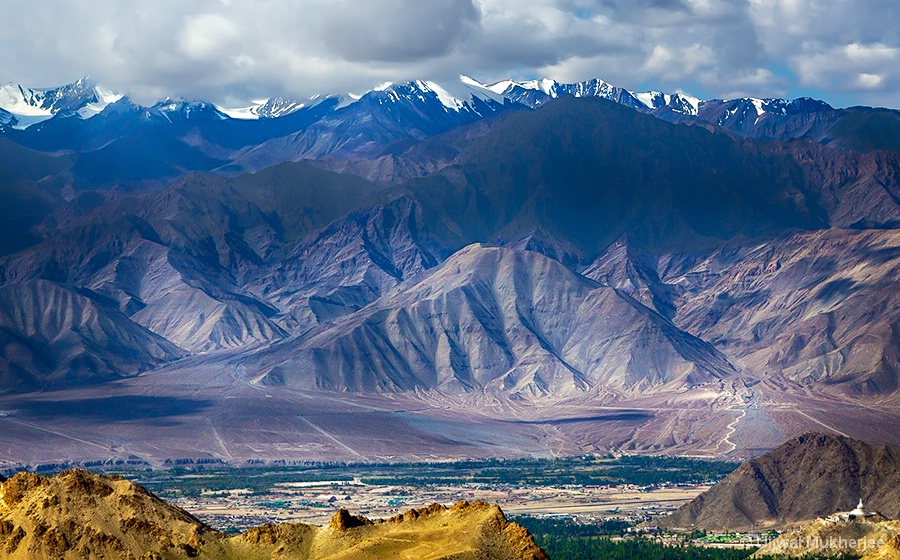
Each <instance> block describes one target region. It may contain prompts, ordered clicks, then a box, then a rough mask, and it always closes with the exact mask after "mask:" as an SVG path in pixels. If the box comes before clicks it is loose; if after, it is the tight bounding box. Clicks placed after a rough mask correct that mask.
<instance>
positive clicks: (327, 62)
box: [0, 0, 900, 106]
mask: <svg viewBox="0 0 900 560" xmlns="http://www.w3.org/2000/svg"><path fill="white" fill-rule="evenodd" d="M895 4H896V2H895V0H868V1H867V2H866V3H865V4H864V5H862V4H859V3H854V2H851V1H848V0H630V1H629V0H428V1H422V0H418V1H416V0H337V1H327V0H194V1H192V2H183V1H180V0H157V1H155V2H153V3H149V2H135V3H123V2H119V1H118V0H43V1H41V2H32V1H25V0H6V2H5V3H4V18H5V21H7V22H15V24H14V25H7V26H5V29H4V33H3V34H2V36H0V69H2V72H3V73H4V75H3V76H0V81H16V82H22V83H25V84H27V85H32V86H49V85H57V84H60V83H63V82H67V81H71V80H74V79H76V78H78V77H80V76H81V75H84V74H89V75H91V76H92V77H94V78H95V79H97V80H99V81H101V82H104V83H107V84H108V85H109V86H110V87H113V88H116V89H119V90H123V91H126V92H130V93H131V94H132V95H133V96H135V97H136V98H137V99H138V100H144V101H149V100H153V99H155V98H159V97H164V96H166V95H184V96H196V97H204V98H208V99H212V100H223V99H238V98H247V97H250V96H257V97H264V96H269V95H296V96H305V95H312V94H314V93H331V92H342V91H355V92H361V91H364V90H366V89H369V88H371V87H372V86H373V85H375V84H377V83H380V82H382V81H388V80H390V81H400V80H406V79H412V78H426V79H427V78H432V79H453V78H455V77H456V75H457V74H459V73H465V74H469V75H472V76H473V77H476V78H479V79H482V80H494V79H502V78H506V77H509V76H510V75H512V77H534V76H542V75H546V76H550V77H553V78H556V79H561V80H580V79H587V78H591V77H601V78H604V79H606V80H607V81H610V82H612V83H615V84H618V85H622V86H624V87H630V88H636V87H644V86H647V87H650V86H652V87H655V88H658V89H666V90H670V91H672V90H675V89H679V88H681V89H684V90H687V91H689V92H690V91H698V92H701V93H702V94H704V95H715V96H732V95H738V94H753V95H758V96H766V95H783V94H789V93H790V91H791V90H793V89H804V90H807V91H808V90H809V89H811V88H813V89H815V88H818V89H819V90H821V91H822V92H823V94H827V93H828V92H832V93H835V94H838V93H843V94H844V95H845V96H855V97H854V98H855V99H858V102H869V103H882V104H887V105H894V106H897V105H900V101H898V99H897V94H898V91H900V70H898V69H900V64H897V62H898V60H900V36H898V33H900V31H898V29H900V26H898V25H897V23H898V8H897V7H896V6H895ZM861 6H862V7H861ZM826 98H827V95H826Z"/></svg>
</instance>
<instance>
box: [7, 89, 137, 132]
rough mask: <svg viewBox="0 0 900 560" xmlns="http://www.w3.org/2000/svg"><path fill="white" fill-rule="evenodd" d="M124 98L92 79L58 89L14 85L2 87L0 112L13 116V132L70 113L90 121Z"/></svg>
mask: <svg viewBox="0 0 900 560" xmlns="http://www.w3.org/2000/svg"><path fill="white" fill-rule="evenodd" d="M122 97H123V96H122V95H121V94H119V93H117V92H114V91H112V90H110V89H107V88H104V87H102V86H100V85H98V84H97V83H96V82H94V81H93V80H90V79H88V78H81V79H79V80H78V81H76V82H73V83H71V84H67V85H64V86H61V87H57V88H26V87H24V86H21V85H18V84H12V83H10V84H6V85H3V86H0V109H2V110H4V111H6V112H7V113H9V114H11V115H12V119H10V123H9V124H10V125H11V126H12V128H16V129H24V128H27V127H29V126H31V125H33V124H37V123H39V122H43V121H45V120H47V119H50V118H52V117H53V116H55V115H57V114H59V113H67V112H70V111H71V112H74V113H76V114H78V115H79V116H80V117H81V118H90V117H93V116H95V115H97V114H99V113H100V112H101V111H103V109H105V108H106V107H107V106H108V105H110V104H112V103H116V102H117V101H119V100H120V99H122Z"/></svg>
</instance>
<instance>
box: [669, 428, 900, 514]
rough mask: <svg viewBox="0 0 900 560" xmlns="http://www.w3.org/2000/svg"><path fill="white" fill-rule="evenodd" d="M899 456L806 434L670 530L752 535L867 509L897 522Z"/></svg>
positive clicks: (737, 475)
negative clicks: (862, 504) (859, 504)
mask: <svg viewBox="0 0 900 560" xmlns="http://www.w3.org/2000/svg"><path fill="white" fill-rule="evenodd" d="M898 483H900V448H896V447H888V446H881V445H869V444H866V443H864V442H861V441H859V440H855V439H852V438H848V437H843V436H836V435H829V434H818V433H807V434H804V435H802V436H800V437H798V438H795V439H792V440H790V441H788V442H786V443H784V444H783V445H781V446H779V447H778V448H776V449H774V450H773V451H771V452H769V453H766V454H765V455H762V456H760V457H757V458H756V459H753V460H750V461H748V462H746V463H744V464H743V465H741V466H740V467H738V469H737V470H735V471H734V472H732V473H731V474H729V475H728V476H727V477H726V478H725V479H724V480H722V481H721V482H719V483H718V484H716V485H715V486H713V487H712V488H711V489H710V490H707V491H706V492H704V493H703V494H701V495H700V496H698V497H697V498H696V499H694V500H693V501H692V502H690V503H689V504H686V505H684V506H682V507H681V508H679V509H678V510H677V511H675V512H674V513H673V514H672V515H670V516H668V517H665V518H662V519H661V520H660V522H661V524H663V525H664V526H667V527H687V528H690V527H696V528H698V529H706V530H713V531H720V530H728V531H739V530H750V529H753V528H756V529H761V528H766V527H771V526H784V525H789V524H794V523H797V522H807V521H810V520H813V519H815V518H817V517H824V516H829V515H831V514H834V513H837V512H841V511H850V510H851V509H853V507H854V506H855V505H856V503H857V502H858V501H859V500H860V499H863V500H864V501H865V505H866V508H867V509H869V510H872V511H878V512H881V513H882V514H883V515H884V516H885V517H887V518H889V519H896V518H897V517H898V516H900V507H898V504H900V486H898Z"/></svg>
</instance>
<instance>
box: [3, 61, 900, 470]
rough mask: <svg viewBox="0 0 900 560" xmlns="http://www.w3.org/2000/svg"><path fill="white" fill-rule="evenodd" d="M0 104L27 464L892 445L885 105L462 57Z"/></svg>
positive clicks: (891, 118)
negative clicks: (429, 66)
mask: <svg viewBox="0 0 900 560" xmlns="http://www.w3.org/2000/svg"><path fill="white" fill-rule="evenodd" d="M0 109H2V110H3V111H5V113H0V123H3V124H2V127H3V128H2V130H0V156H2V157H0V192H2V196H3V200H4V201H5V202H6V204H4V205H3V207H2V208H0V224H2V225H0V394H6V395H7V396H0V423H6V424H8V425H9V426H8V428H9V429H7V430H0V434H2V435H0V443H4V444H5V445H6V447H8V448H10V449H13V448H15V449H17V450H20V451H21V453H22V455H21V457H22V459H21V461H47V460H60V459H64V458H66V457H61V456H60V455H59V454H60V453H61V451H60V449H68V451H66V453H69V457H68V458H72V457H78V458H80V459H84V460H88V459H91V458H94V456H95V455H99V456H101V458H103V459H106V458H108V457H110V456H119V455H121V454H122V453H128V454H134V455H137V456H140V457H143V458H146V459H147V460H148V461H149V462H151V463H154V462H161V461H163V460H165V459H167V458H174V457H181V456H184V455H185V454H196V456H198V457H200V456H203V457H209V456H211V457H216V458H219V459H223V460H229V461H240V460H243V459H251V458H259V457H261V456H262V457H263V458H289V457H294V456H304V458H309V456H310V454H313V455H315V454H321V455H316V456H317V457H322V458H334V457H335V456H341V457H343V456H348V457H354V458H357V459H358V458H360V457H363V458H374V457H385V456H391V457H397V456H404V457H406V456H410V457H413V456H415V457H421V456H432V455H435V454H436V455H439V456H459V455H460V454H471V455H479V456H480V455H484V454H497V453H500V454H503V455H521V454H545V455H546V454H553V453H586V452H600V451H603V452H605V451H609V450H613V451H627V452H651V453H658V452H679V453H691V454H695V455H703V456H721V455H730V456H741V457H744V456H748V455H752V454H756V453H759V452H760V451H761V450H765V449H768V448H771V447H773V446H774V445H775V444H777V443H778V442H780V441H783V440H784V439H785V437H787V436H793V435H797V434H799V433H802V432H803V431H805V430H808V429H813V428H817V429H823V428H825V429H828V430H830V431H832V432H835V433H841V434H848V435H853V436H856V437H860V438H865V439H866V440H867V441H875V442H881V443H893V444H898V443H900V440H897V437H898V436H897V435H896V434H894V433H893V430H888V429H886V427H887V426H893V425H896V422H897V421H898V420H900V415H898V413H897V412H896V410H897V408H896V404H897V403H898V399H900V391H898V389H900V355H898V354H897V347H898V344H897V334H896V333H897V332H898V327H897V325H898V324H900V300H898V298H897V295H896V294H897V291H896V289H895V278H896V270H897V267H898V264H900V232H898V224H900V180H898V178H900V174H898V170H900V144H898V138H900V134H898V131H900V116H898V113H897V112H896V111H891V110H883V109H872V108H863V107H860V108H850V109H834V108H832V107H830V106H828V105H827V104H825V103H823V102H820V101H815V100H811V99H799V100H793V101H786V100H776V99H765V100H761V99H737V100H729V101H723V100H709V101H703V100H698V99H696V98H692V97H690V96H687V95H684V94H680V93H676V94H662V93H657V92H650V93H633V92H629V91H627V90H624V89H621V88H617V87H614V86H612V85H610V84H607V83H605V82H603V81H602V80H591V81H588V82H583V83H579V84H560V83H558V82H554V81H551V80H538V81H534V82H512V81H506V82H500V83H497V84H492V85H484V84H480V83H478V82H475V81H474V80H471V79H468V78H464V79H462V80H461V81H460V82H459V83H456V84H452V85H439V84H436V83H433V82H427V81H416V82H410V83H405V84H385V85H383V86H380V87H378V88H376V89H373V90H372V91H370V92H367V93H365V94H363V95H361V96H349V95H344V96H325V97H319V98H316V99H313V100H306V101H292V100H284V99H276V100H266V101H260V102H259V103H256V104H254V105H253V106H251V107H243V108H237V109H232V108H223V107H217V106H215V105H213V104H210V103H204V102H186V101H172V100H167V101H163V102H160V103H158V104H156V105H154V106H152V107H141V106H138V105H136V104H134V103H132V102H131V101H129V100H128V98H127V97H121V96H118V95H117V94H113V93H111V92H108V91H107V90H105V89H104V88H101V87H100V86H97V85H96V84H93V83H92V82H90V81H89V80H81V81H79V82H77V83H76V84H73V85H71V86H66V87H63V88H58V89H54V90H29V89H27V88H22V87H10V86H5V87H4V89H3V90H2V95H0ZM26 117H27V118H26ZM236 117H239V118H236ZM326 397H327V399H337V400H336V401H334V402H339V403H340V404H339V405H337V404H336V405H335V406H336V407H337V408H336V410H340V411H341V414H342V416H341V419H340V421H339V422H338V421H335V423H334V424H333V425H331V424H329V426H330V427H329V428H327V429H326V428H322V422H325V423H329V422H331V420H328V421H325V420H322V419H321V418H319V419H316V418H313V417H312V416H303V414H306V413H309V414H312V412H308V411H312V410H315V411H317V412H315V414H320V412H321V413H323V414H325V413H327V410H325V408H327V407H325V404H324V403H325V401H324V400H318V401H317V400H316V399H323V398H326ZM98 399H99V400H98ZM75 402H77V403H96V402H108V403H116V404H115V405H114V406H113V405H112V404H111V406H110V411H111V412H110V414H111V416H110V417H106V416H102V415H99V416H98V413H97V412H95V411H90V410H89V408H90V407H88V405H84V406H82V405H80V404H78V405H74V404H72V403H75ZM134 402H140V403H159V404H158V405H157V404H153V405H152V406H149V405H148V406H149V408H140V407H139V408H138V409H136V410H133V409H129V408H128V406H125V405H121V403H134ZM163 403H167V404H165V405H163ZM172 403H175V404H172ZM178 403H181V404H184V407H182V406H181V404H178ZM189 403H193V405H189ZM120 405H121V406H120ZM319 405H322V406H323V407H325V408H323V410H322V411H319V409H318V408H317V407H318V406H319ZM255 410H260V411H264V412H262V413H259V414H256V415H255V416H254V417H253V419H252V422H253V423H254V425H256V426H257V427H258V429H256V430H249V429H247V428H246V426H247V418H245V417H244V416H242V415H243V414H245V413H246V414H250V411H255ZM410 410H412V411H415V413H414V414H413V413H410V412H409V411H410ZM54 411H55V412H54ZM112 411H116V412H112ZM278 411H281V412H278ZM286 411H290V412H286ZM335 413H337V412H335ZM134 414H138V415H141V414H148V415H149V417H151V418H153V419H154V421H158V422H160V423H161V425H166V426H168V428H170V430H169V431H160V432H159V433H149V434H148V433H147V432H146V431H143V427H138V426H137V425H136V424H135V423H133V422H128V421H126V422H117V421H116V420H117V418H116V415H124V416H125V417H129V418H133V415H134ZM280 414H289V415H292V416H289V417H288V416H279V415H280ZM298 415H300V416H301V417H303V418H305V419H306V420H304V422H307V423H311V425H315V426H318V427H319V428H320V430H313V431H310V430H309V426H306V428H304V429H303V430H297V429H296V428H295V427H292V426H293V424H292V422H294V421H295V420H294V419H296V418H297V416H298ZM238 417H240V420H238ZM357 417H359V418H364V419H363V420H359V421H358V420H357V419H356V418H357ZM101 419H102V420H103V422H101ZM118 419H119V420H121V416H120V417H119V418H118ZM63 420H64V421H63ZM106 420H111V421H112V422H106ZM60 422H62V425H64V426H65V428H62V429H61V428H60V427H59V426H60ZM359 422H362V424H359ZM384 422H387V423H388V424H390V425H391V426H392V428H391V430H393V433H394V434H395V436H396V437H395V438H394V440H395V441H394V442H393V443H390V442H384V441H381V440H378V439H377V438H376V439H372V438H367V437H366V434H367V432H366V429H367V426H368V425H367V423H371V426H368V428H369V429H371V430H377V429H379V428H377V426H381V425H382V423H384ZM101 424H102V426H101ZM304 425H306V424H304ZM198 426H199V427H198ZM488 426H489V428H488ZM201 429H202V430H210V432H211V433H212V434H214V436H213V437H210V438H206V437H203V438H200V442H199V443H198V440H197V439H196V438H194V437H193V436H188V435H187V434H189V433H191V430H195V431H196V430H201ZM79 430H86V431H88V432H89V433H92V434H96V435H95V436H92V437H96V438H99V439H97V440H94V439H90V440H85V439H84V437H82V436H83V433H81V434H80V435H79V434H78V433H76V432H78V431H79ZM107 430H111V431H107ZM135 430H137V431H135ZM173 430H174V431H178V430H184V432H183V433H184V434H185V438H184V439H183V440H182V439H180V438H179V437H174V436H173V433H174V432H173ZM37 432H40V437H38V436H37V435H36V434H37ZM164 432H165V433H164ZM488 432H491V434H490V435H488ZM179 433H181V432H179ZM276 434H277V435H276ZM369 435H371V433H370V434H369ZM326 436H327V437H326ZM60 438H61V439H60ZM192 438H193V439H192ZM280 438H286V440H285V441H282V440H281V439H280ZM38 440H40V441H42V442H43V441H46V446H44V444H43V443H41V444H37V443H35V442H37V441H38ZM351 440H352V442H353V443H352V444H351V445H348V444H347V442H349V441H351ZM503 440H505V443H506V444H507V445H505V446H502V447H497V442H498V441H503ZM86 441H88V442H89V443H85V442H86ZM313 441H314V443H312V442H313ZM178 442H181V443H178ZM279 442H280V443H279ZM410 442H419V443H418V444H416V445H421V446H422V449H423V451H422V452H421V453H419V452H417V451H415V450H414V448H415V445H413V444H412V443H410ZM426 442H427V443H426ZM26 443H30V445H25V444H26ZM408 443H409V445H407V444H408ZM173 445H174V447H173ZM73 446H74V447H73ZM429 446H430V447H429ZM347 454H349V455H347Z"/></svg>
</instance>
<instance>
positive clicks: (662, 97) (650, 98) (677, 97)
mask: <svg viewBox="0 0 900 560" xmlns="http://www.w3.org/2000/svg"><path fill="white" fill-rule="evenodd" d="M632 95H633V96H634V97H635V98H636V99H637V100H638V101H640V102H641V103H643V104H644V105H645V106H646V107H647V108H648V109H650V110H654V109H661V108H664V107H668V108H669V109H672V110H673V111H677V112H679V113H684V114H686V115H697V113H698V111H699V110H700V99H699V98H697V97H694V96H692V95H687V94H686V93H672V94H669V93H663V92H661V91H645V92H632Z"/></svg>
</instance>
